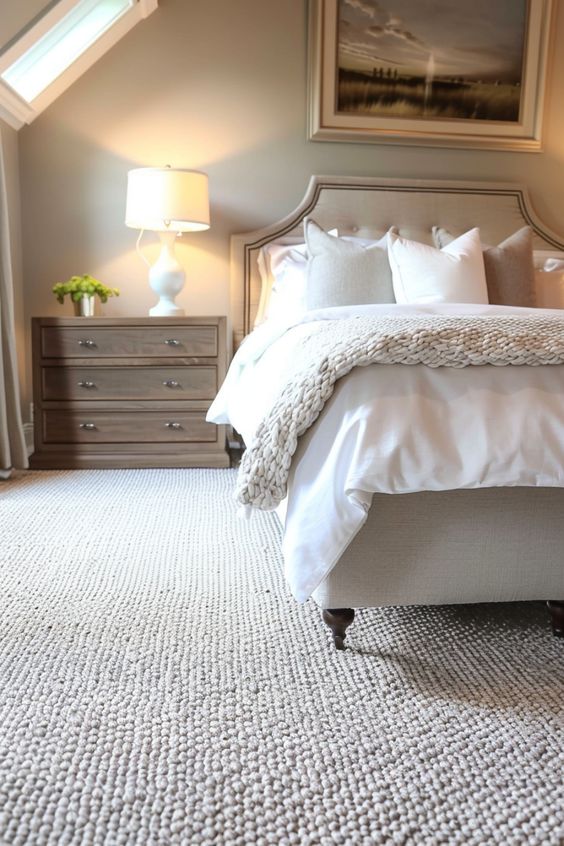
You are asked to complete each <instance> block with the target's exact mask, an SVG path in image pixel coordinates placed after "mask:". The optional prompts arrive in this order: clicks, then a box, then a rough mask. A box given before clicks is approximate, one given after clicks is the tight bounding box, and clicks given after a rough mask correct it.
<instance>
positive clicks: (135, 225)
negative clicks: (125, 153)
mask: <svg viewBox="0 0 564 846" xmlns="http://www.w3.org/2000/svg"><path fill="white" fill-rule="evenodd" d="M125 225H126V226H130V227H131V228H132V229H149V230H152V231H153V232H169V231H171V232H194V231H198V230H202V229H209V225H210V209H209V198H208V177H207V174H205V173H200V171H197V170H180V169H179V170H176V169H173V168H170V167H139V168H136V169H135V170H130V171H129V173H128V174H127V203H126V209H125Z"/></svg>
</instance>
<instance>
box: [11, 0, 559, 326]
mask: <svg viewBox="0 0 564 846" xmlns="http://www.w3.org/2000/svg"><path fill="white" fill-rule="evenodd" d="M557 7H558V8H557V19H556V38H557V41H559V42H560V43H564V0H558V2H557ZM550 70H551V82H550V88H549V91H548V97H547V120H546V132H545V149H544V152H543V153H540V154H524V153H501V152H487V151H478V152H473V151H469V150H459V149H452V150H444V149H440V150H438V149H432V148H424V147H400V146H399V145H360V144H337V143H321V142H315V143H314V142H308V141H307V140H306V0H283V2H280V0H238V2H233V0H214V2H211V0H209V1H208V0H207V1H206V2H195V0H190V2H189V0H160V6H159V9H158V10H157V11H156V12H155V13H154V14H153V15H152V16H151V17H149V18H148V19H147V20H146V21H144V22H143V23H141V24H140V25H139V26H137V27H136V28H135V29H134V30H133V31H132V32H131V33H129V34H128V35H127V36H126V38H125V39H124V40H123V41H121V42H120V43H119V44H118V45H117V46H116V47H114V48H113V49H112V50H111V51H110V52H109V53H108V54H107V55H106V56H104V57H103V59H102V60H101V61H100V62H98V63H97V64H96V65H95V66H94V67H93V68H92V69H91V70H90V71H89V72H88V73H87V74H85V75H84V76H83V77H82V78H81V79H80V80H78V82H76V83H75V84H74V85H73V86H72V88H71V89H69V90H68V91H67V92H66V94H64V95H63V96H62V97H61V98H60V99H59V100H58V101H57V102H56V103H54V104H53V105H52V106H51V107H50V108H49V109H48V110H47V111H46V112H45V113H44V114H43V115H41V116H40V117H39V118H38V119H37V120H36V121H35V122H34V123H33V124H32V125H31V126H29V127H25V128H24V129H22V130H21V132H20V159H21V177H22V194H23V238H24V245H25V250H24V274H25V301H26V315H25V320H26V325H28V323H29V318H30V316H31V315H49V314H53V315H57V314H69V313H70V306H65V307H61V306H58V305H57V304H56V302H55V300H54V298H53V296H52V294H51V293H50V289H51V286H52V284H53V283H54V282H56V281H60V280H63V279H66V278H68V277H69V276H70V275H72V274H75V273H83V272H89V273H92V274H93V275H94V276H97V277H99V278H101V279H102V280H103V281H105V282H106V283H108V284H110V285H117V286H118V287H119V288H121V291H122V296H121V297H120V298H119V299H118V300H116V301H110V302H109V303H108V304H107V306H105V308H104V313H105V314H106V315H109V316H112V315H142V314H145V313H146V312H147V310H148V309H149V307H150V306H151V305H152V303H153V297H152V295H151V292H150V290H149V289H148V286H147V274H146V268H145V265H143V264H142V263H141V261H140V260H139V259H138V257H137V256H136V254H135V249H134V246H135V239H136V235H137V233H136V232H135V231H134V230H129V229H127V228H126V227H125V226H124V223H123V216H124V201H125V186H126V173H127V170H128V169H129V168H131V167H134V166H139V165H163V164H167V163H169V164H172V165H177V166H182V167H194V168H200V169H202V170H205V171H207V173H208V174H209V176H210V192H211V213H212V228H211V229H210V230H209V231H208V232H204V233H199V234H193V235H187V236H184V237H183V239H182V243H181V246H180V256H181V259H182V261H183V262H184V264H185V266H186V269H187V276H188V283H187V286H186V288H185V290H184V291H183V293H182V295H181V297H180V298H179V300H180V302H181V304H182V305H183V306H184V307H185V308H186V310H187V312H189V313H190V312H192V313H200V314H202V313H208V314H215V313H226V312H227V309H228V303H229V294H228V273H229V267H228V255H229V254H228V250H229V236H230V235H231V233H232V232H236V231H245V230H247V229H251V228H255V227H257V226H260V225H263V224H266V223H269V222H271V221H273V220H276V219H278V218H279V217H281V216H283V215H284V214H286V213H288V212H289V211H290V210H291V209H292V208H293V207H294V206H295V205H296V203H297V202H298V201H299V199H300V198H301V196H302V195H303V192H304V190H305V186H306V183H307V180H308V177H309V175H310V174H311V173H324V174H361V175H381V176H396V177H424V178H447V179H448V178H450V179H459V178H462V179H466V178H467V179H485V180H498V181H499V180H509V181H511V180H514V181H515V180H517V181H523V182H525V183H526V184H528V186H529V188H530V191H531V195H532V199H533V203H534V206H535V207H536V210H537V211H538V212H539V214H540V215H541V217H542V218H543V219H544V220H545V221H546V223H547V224H548V225H549V226H551V227H552V228H553V229H555V230H556V231H559V232H563V233H564V218H563V215H564V110H563V109H562V106H561V103H562V95H563V92H564V52H563V51H554V58H553V62H552V66H551V69H550ZM145 243H146V245H147V246H146V249H147V252H148V254H149V256H153V255H155V247H154V236H152V235H150V234H149V235H147V236H146V242H145Z"/></svg>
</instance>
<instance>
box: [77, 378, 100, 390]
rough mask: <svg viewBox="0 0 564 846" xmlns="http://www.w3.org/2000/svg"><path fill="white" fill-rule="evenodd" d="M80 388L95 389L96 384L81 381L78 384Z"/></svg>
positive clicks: (85, 380) (84, 380)
mask: <svg viewBox="0 0 564 846" xmlns="http://www.w3.org/2000/svg"><path fill="white" fill-rule="evenodd" d="M78 387H79V388H95V387H96V382H89V381H88V380H87V379H81V380H80V382H79V383H78Z"/></svg>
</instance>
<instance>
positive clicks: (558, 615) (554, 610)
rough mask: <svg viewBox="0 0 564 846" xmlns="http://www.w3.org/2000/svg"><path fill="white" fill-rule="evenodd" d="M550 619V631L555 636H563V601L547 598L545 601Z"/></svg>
mask: <svg viewBox="0 0 564 846" xmlns="http://www.w3.org/2000/svg"><path fill="white" fill-rule="evenodd" d="M546 604H547V605H548V610H549V611H550V617H551V619H552V632H553V634H554V635H556V637H564V602H561V601H560V600H558V599H549V600H548V602H547V603H546Z"/></svg>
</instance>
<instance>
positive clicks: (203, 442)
mask: <svg viewBox="0 0 564 846" xmlns="http://www.w3.org/2000/svg"><path fill="white" fill-rule="evenodd" d="M32 333H33V338H32V344H33V401H34V432H35V452H34V453H33V455H32V456H31V459H30V463H31V467H33V468H36V469H78V468H90V467H228V466H229V456H228V454H227V451H226V448H225V435H226V432H225V426H216V425H215V424H214V423H206V419H205V417H206V412H207V410H208V408H209V406H210V404H211V401H212V400H213V398H214V397H215V395H216V393H217V390H218V388H219V385H220V384H221V382H222V380H223V378H224V376H225V371H226V367H227V353H226V319H225V317H160V318H156V317H152V318H96V317H93V318H85V317H77V318H70V317H68V318H67V317H49V318H37V317H36V318H33V319H32Z"/></svg>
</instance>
